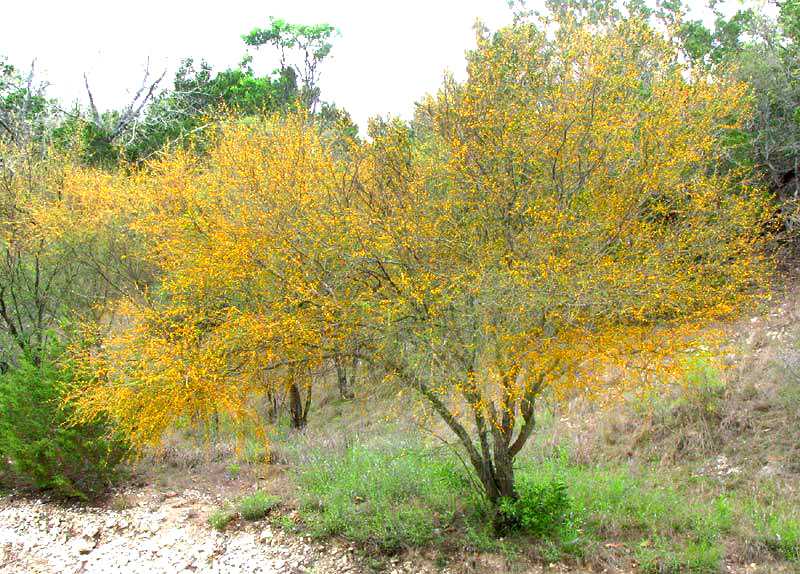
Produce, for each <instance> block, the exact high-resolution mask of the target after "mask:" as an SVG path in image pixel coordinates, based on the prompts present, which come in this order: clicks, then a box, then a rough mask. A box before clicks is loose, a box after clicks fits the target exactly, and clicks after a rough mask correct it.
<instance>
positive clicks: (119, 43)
mask: <svg viewBox="0 0 800 574" xmlns="http://www.w3.org/2000/svg"><path fill="white" fill-rule="evenodd" d="M0 2H2V4H3V6H2V8H0V17H2V19H3V20H4V25H3V33H2V35H0V55H5V56H7V57H8V59H9V61H10V62H11V63H13V64H15V65H16V66H18V67H19V68H22V69H27V67H28V66H29V65H30V62H31V60H33V59H34V58H36V69H37V75H39V76H40V77H42V78H45V79H47V80H48V81H49V82H50V84H51V87H50V88H49V90H48V91H49V93H50V94H51V95H52V96H56V97H59V98H60V99H62V100H63V101H65V102H72V101H74V100H76V99H79V98H80V99H84V98H85V88H84V86H83V73H84V72H86V74H87V76H88V78H89V82H90V86H91V88H92V92H93V94H94V98H95V103H96V104H97V106H98V107H99V108H101V109H108V108H118V107H121V106H124V105H125V104H127V103H128V101H129V100H130V93H131V92H134V91H135V90H136V89H137V88H138V86H139V85H140V84H141V79H142V74H143V70H144V65H145V63H146V62H147V58H148V57H149V58H150V70H151V72H152V73H156V74H157V75H158V74H160V73H161V72H162V71H163V70H164V69H165V68H166V69H168V72H167V77H166V78H165V81H164V84H162V85H164V86H165V87H169V86H171V83H172V76H173V74H174V71H175V70H176V69H177V67H178V65H179V64H180V61H181V59H182V58H185V57H189V56H191V57H194V58H195V59H196V60H199V59H201V58H205V59H206V60H208V61H209V62H210V63H211V64H212V65H213V66H214V68H215V69H216V70H222V69H225V68H227V67H228V66H231V67H234V66H236V64H237V63H238V62H240V61H241V59H242V56H243V55H244V53H245V47H246V46H245V45H244V42H243V41H242V40H241V38H240V36H241V35H242V34H245V33H247V32H249V31H250V30H252V29H253V28H254V27H261V28H264V27H267V26H268V25H269V17H270V16H275V17H276V18H283V19H285V20H286V21H288V22H291V23H298V24H319V23H329V24H331V25H332V26H335V27H337V28H339V29H340V30H341V37H338V38H335V39H334V41H333V50H332V51H331V55H330V60H329V61H325V62H324V63H323V64H322V66H321V71H322V77H321V80H320V87H321V89H322V98H323V99H324V100H326V101H335V102H336V103H337V104H338V105H340V106H343V107H344V108H346V109H347V110H348V111H349V112H350V113H351V115H352V116H353V119H354V120H355V121H356V123H358V124H359V126H361V128H362V129H364V127H365V126H366V120H367V118H368V117H372V116H374V115H376V114H381V115H385V114H387V113H392V114H393V115H402V116H404V117H408V116H409V115H410V113H411V111H412V110H413V102H414V101H415V100H418V99H419V98H420V97H421V96H422V95H423V94H424V93H426V92H431V91H435V90H436V89H437V88H438V86H439V85H440V83H441V79H442V74H443V72H444V70H445V69H449V70H450V71H452V72H453V73H454V74H455V75H456V76H457V77H464V76H465V75H466V74H465V60H464V51H465V50H466V49H468V48H471V47H473V46H474V44H475V39H474V37H475V35H474V32H473V30H472V25H473V24H474V22H475V19H476V18H480V19H481V20H482V21H484V22H485V23H486V24H487V25H488V26H489V27H490V28H491V29H492V30H495V29H497V28H498V27H501V26H504V25H506V24H509V23H510V22H511V18H512V16H511V11H510V10H509V8H508V5H507V3H506V1H505V0H405V1H399V2H398V1H391V2H389V1H380V0H344V1H336V0H327V1H326V0H296V1H294V2H291V1H285V0H273V1H270V0H264V1H258V2H257V1H247V0H226V1H223V2H213V3H211V2H209V3H208V4H206V3H204V2H202V1H185V0H160V1H156V0H134V1H132V2H115V1H109V0H105V1H95V0H73V1H70V2H68V1H64V0H59V1H54V0H43V1H42V0H39V1H29V2H12V1H11V0H0ZM212 6H213V8H212ZM255 58H256V59H255V62H254V63H255V67H256V71H258V72H259V73H262V72H263V73H267V72H270V71H271V70H273V69H274V68H276V67H277V55H276V53H275V52H273V51H271V50H264V49H262V50H261V51H259V52H257V53H255Z"/></svg>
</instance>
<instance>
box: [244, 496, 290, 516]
mask: <svg viewBox="0 0 800 574" xmlns="http://www.w3.org/2000/svg"><path fill="white" fill-rule="evenodd" d="M280 502H281V499H280V497H278V496H275V495H272V494H269V493H267V492H264V491H263V490H259V491H257V492H254V493H253V494H250V495H248V496H245V497H243V498H242V499H241V500H240V501H239V505H238V507H239V514H240V515H241V516H242V518H243V519H245V520H261V519H262V518H264V517H265V516H266V515H267V514H269V512H270V511H271V510H272V509H274V508H275V507H277V506H278V505H279V504H280Z"/></svg>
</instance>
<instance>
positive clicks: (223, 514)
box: [208, 508, 236, 531]
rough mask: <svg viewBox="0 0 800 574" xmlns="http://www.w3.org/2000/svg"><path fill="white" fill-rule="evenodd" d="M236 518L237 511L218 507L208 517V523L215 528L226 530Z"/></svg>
mask: <svg viewBox="0 0 800 574" xmlns="http://www.w3.org/2000/svg"><path fill="white" fill-rule="evenodd" d="M234 518H236V513H235V512H232V511H231V510H228V509H225V508H218V509H217V510H215V511H214V512H212V513H211V514H210V515H209V517H208V524H209V525H210V526H211V528H213V529H214V530H219V531H222V530H225V529H226V528H227V527H228V524H230V523H231V522H232V521H233V519H234Z"/></svg>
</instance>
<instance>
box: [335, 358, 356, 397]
mask: <svg viewBox="0 0 800 574" xmlns="http://www.w3.org/2000/svg"><path fill="white" fill-rule="evenodd" d="M356 361H357V359H354V360H353V365H354V366H355V365H357V364H358V363H357V362H356ZM333 363H334V365H335V366H336V380H337V382H338V383H339V396H340V397H341V398H342V399H345V400H349V399H352V398H353V397H354V396H355V393H354V392H353V386H352V383H353V380H354V378H355V371H353V373H352V374H351V376H350V379H349V380H348V378H347V367H346V366H345V364H344V361H343V360H342V358H341V357H340V356H339V355H336V356H335V357H334V358H333Z"/></svg>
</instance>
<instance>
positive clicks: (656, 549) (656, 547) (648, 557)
mask: <svg viewBox="0 0 800 574" xmlns="http://www.w3.org/2000/svg"><path fill="white" fill-rule="evenodd" d="M647 542H648V543H647V544H640V545H639V546H637V548H636V552H635V556H636V559H637V561H638V562H639V564H640V566H641V571H642V572H645V573H647V574H683V573H691V574H717V573H718V572H720V564H721V563H722V548H721V547H720V546H719V545H718V544H713V543H710V542H707V541H699V542H690V543H688V544H686V545H685V546H683V547H676V546H675V545H674V544H672V543H670V542H669V541H668V540H665V539H658V540H656V541H655V542H652V543H651V542H650V541H647Z"/></svg>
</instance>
